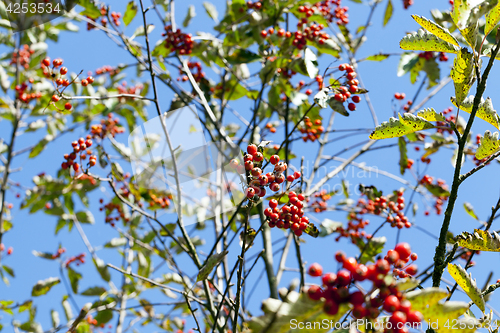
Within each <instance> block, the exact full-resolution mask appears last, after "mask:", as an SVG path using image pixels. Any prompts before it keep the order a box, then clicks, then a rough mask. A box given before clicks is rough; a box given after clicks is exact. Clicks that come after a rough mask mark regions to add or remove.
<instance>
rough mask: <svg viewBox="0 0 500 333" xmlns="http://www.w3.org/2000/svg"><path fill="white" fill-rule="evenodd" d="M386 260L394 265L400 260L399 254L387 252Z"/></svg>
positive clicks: (391, 251) (393, 251)
mask: <svg viewBox="0 0 500 333" xmlns="http://www.w3.org/2000/svg"><path fill="white" fill-rule="evenodd" d="M386 259H387V261H389V262H390V263H391V264H394V263H395V262H396V261H398V260H399V253H397V252H396V251H395V250H389V251H387V256H386Z"/></svg>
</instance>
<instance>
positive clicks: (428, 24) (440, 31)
mask: <svg viewBox="0 0 500 333" xmlns="http://www.w3.org/2000/svg"><path fill="white" fill-rule="evenodd" d="M411 17H413V19H414V20H415V21H416V22H417V23H418V24H420V26H421V27H422V28H424V29H425V30H427V31H429V32H430V33H432V34H434V35H436V36H437V37H439V38H441V39H442V40H444V41H446V42H448V43H451V44H454V45H456V46H459V45H458V41H457V39H456V38H455V37H453V35H452V34H451V33H450V32H449V31H448V29H446V28H444V27H442V26H440V25H439V24H437V23H435V22H432V21H431V20H429V19H427V18H425V17H423V16H419V15H412V16H411Z"/></svg>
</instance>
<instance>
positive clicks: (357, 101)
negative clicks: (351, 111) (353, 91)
mask: <svg viewBox="0 0 500 333" xmlns="http://www.w3.org/2000/svg"><path fill="white" fill-rule="evenodd" d="M352 101H353V102H354V103H359V102H361V97H359V96H358V95H355V96H352Z"/></svg>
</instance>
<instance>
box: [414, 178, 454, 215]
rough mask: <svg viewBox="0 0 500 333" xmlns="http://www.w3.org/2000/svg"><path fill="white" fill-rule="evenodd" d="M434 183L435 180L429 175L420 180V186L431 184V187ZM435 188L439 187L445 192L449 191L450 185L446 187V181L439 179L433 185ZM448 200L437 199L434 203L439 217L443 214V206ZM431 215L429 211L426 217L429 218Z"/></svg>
mask: <svg viewBox="0 0 500 333" xmlns="http://www.w3.org/2000/svg"><path fill="white" fill-rule="evenodd" d="M433 181H434V178H433V177H432V176H429V175H424V176H423V177H422V179H420V184H422V185H424V186H425V185H426V184H429V185H432V183H433ZM433 185H435V186H439V187H441V188H443V189H445V190H447V189H448V185H446V183H445V181H444V180H442V179H437V180H436V183H435V184H433ZM447 199H448V198H447V197H444V196H443V197H437V198H436V202H435V203H434V208H435V209H436V214H437V215H441V213H442V212H443V204H444V202H445V201H446V200H447ZM429 214H430V213H429V212H428V211H426V212H425V215H426V216H428V215H429Z"/></svg>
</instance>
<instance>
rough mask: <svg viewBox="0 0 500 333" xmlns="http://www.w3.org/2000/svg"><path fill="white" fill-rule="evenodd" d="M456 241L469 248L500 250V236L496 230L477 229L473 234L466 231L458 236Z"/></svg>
mask: <svg viewBox="0 0 500 333" xmlns="http://www.w3.org/2000/svg"><path fill="white" fill-rule="evenodd" d="M456 241H457V242H458V245H460V246H462V247H465V248H467V249H469V250H475V251H489V252H500V236H499V235H498V234H497V233H496V232H495V231H492V232H489V231H484V230H480V229H475V230H474V233H473V234H472V233H470V232H467V231H464V232H462V233H461V234H460V235H458V236H457V237H456Z"/></svg>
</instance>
